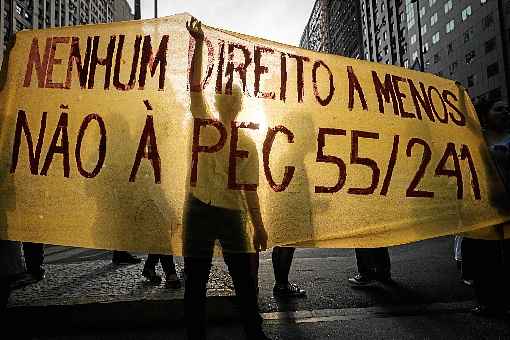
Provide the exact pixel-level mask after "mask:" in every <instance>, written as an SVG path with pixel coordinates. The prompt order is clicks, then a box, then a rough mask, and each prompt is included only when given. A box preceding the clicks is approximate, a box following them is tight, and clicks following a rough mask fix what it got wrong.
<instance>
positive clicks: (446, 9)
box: [444, 0, 453, 14]
mask: <svg viewBox="0 0 510 340" xmlns="http://www.w3.org/2000/svg"><path fill="white" fill-rule="evenodd" d="M452 8H453V3H452V0H448V1H447V2H446V3H445V4H444V14H446V13H448V12H450V11H451V9H452Z"/></svg>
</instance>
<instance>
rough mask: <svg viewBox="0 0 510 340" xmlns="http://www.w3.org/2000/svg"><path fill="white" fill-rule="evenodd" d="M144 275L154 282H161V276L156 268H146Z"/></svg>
mask: <svg viewBox="0 0 510 340" xmlns="http://www.w3.org/2000/svg"><path fill="white" fill-rule="evenodd" d="M142 276H143V277H145V278H146V279H147V280H149V281H150V282H151V283H153V284H158V285H159V284H160V283H161V276H159V275H158V274H156V270H154V269H148V268H144V269H143V271H142Z"/></svg>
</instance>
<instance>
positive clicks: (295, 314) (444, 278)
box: [13, 237, 510, 340]
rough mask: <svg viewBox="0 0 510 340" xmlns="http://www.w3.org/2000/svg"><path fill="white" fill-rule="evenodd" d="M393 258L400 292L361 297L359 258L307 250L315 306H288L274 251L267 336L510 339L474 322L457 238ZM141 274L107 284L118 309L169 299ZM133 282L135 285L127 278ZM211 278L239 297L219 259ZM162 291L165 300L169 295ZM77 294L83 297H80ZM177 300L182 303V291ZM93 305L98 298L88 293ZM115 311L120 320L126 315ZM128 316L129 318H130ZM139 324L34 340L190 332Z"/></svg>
mask: <svg viewBox="0 0 510 340" xmlns="http://www.w3.org/2000/svg"><path fill="white" fill-rule="evenodd" d="M138 255H140V256H144V255H143V254H138ZM390 256H391V260H392V274H393V280H394V282H393V283H390V284H380V283H376V284H373V285H371V286H367V287H351V286H350V285H349V284H348V283H347V278H348V277H350V276H351V275H353V274H355V273H356V261H355V257H354V251H353V250H350V249H298V250H297V251H296V256H295V260H294V263H293V268H292V271H291V280H292V281H294V282H296V283H298V284H299V286H300V287H302V288H304V289H306V291H307V297H306V298H302V299H295V300H291V301H281V300H277V299H275V298H274V297H273V296H272V291H271V290H272V285H273V274H272V267H271V253H270V252H269V251H268V252H264V253H262V254H261V267H260V282H259V285H260V296H259V303H260V309H261V312H262V313H263V317H264V319H265V322H264V329H265V330H266V332H267V334H268V335H269V336H271V337H272V338H275V339H342V338H346V339H363V338H370V339H373V338H378V339H379V338H387V339H425V338H427V339H505V338H507V339H510V322H509V321H510V319H509V318H508V316H507V317H503V318H499V319H489V318H482V317H476V316H473V315H472V314H471V313H470V312H469V310H470V308H471V307H472V306H473V305H474V301H472V300H473V292H472V289H471V288H470V287H468V286H466V285H464V284H462V283H461V281H460V273H459V272H458V270H457V268H456V265H455V262H454V260H453V238H452V237H445V238H439V239H434V240H428V241H422V242H417V243H414V244H410V245H404V246H398V247H392V248H390ZM110 258H111V252H110V251H103V250H92V249H80V248H69V247H60V246H47V248H46V258H45V262H46V263H47V264H48V265H47V267H51V266H53V267H51V268H62V270H67V269H66V268H72V267H73V266H82V267H83V266H86V265H87V263H90V265H95V266H96V267H97V266H102V267H107V268H110V267H109V260H110ZM176 262H177V267H178V271H179V272H181V270H182V258H180V257H178V258H176ZM105 263H107V264H108V265H105ZM82 267H80V268H82ZM141 268H142V265H135V266H127V267H123V268H122V269H108V270H117V271H119V270H122V272H117V274H116V276H114V279H109V280H110V281H113V282H110V281H107V283H106V285H107V286H111V287H107V289H111V292H110V293H109V295H110V297H111V299H113V300H115V299H117V298H118V297H119V296H121V295H119V294H124V295H129V294H131V295H133V294H148V293H146V291H147V290H149V293H150V294H151V295H144V296H142V297H141V298H137V299H138V300H140V299H141V300H140V301H139V302H140V304H142V306H143V305H145V306H147V303H146V302H144V300H147V299H151V298H154V296H155V294H159V293H157V292H156V290H154V291H152V292H151V291H150V288H147V286H144V285H143V284H142V283H141V282H142V281H143V279H142V278H141V276H139V273H140V271H141ZM215 268H216V269H215ZM95 270H96V271H97V270H98V269H97V268H96V269H95ZM96 271H93V272H92V273H94V272H96ZM70 273H72V272H70ZM90 274H91V273H89V274H88V276H90ZM103 274H104V273H103ZM103 274H102V275H103ZM55 275H56V274H55ZM69 275H71V276H73V275H74V274H69ZM104 275H106V274H104ZM129 275H131V277H129V278H127V277H128V276H129ZM85 276H86V275H85ZM223 276H224V277H223ZM211 277H212V280H217V281H218V282H217V283H212V284H211V287H212V288H211V287H210V289H211V290H214V289H215V288H214V286H215V285H217V286H218V287H219V288H218V289H219V290H218V291H219V293H215V294H213V295H228V294H231V293H228V292H226V290H225V288H224V287H227V288H228V287H230V289H231V283H229V282H230V281H228V279H229V278H228V275H226V268H225V266H224V265H223V263H222V259H221V258H217V259H215V263H214V268H213V274H211ZM124 278H125V279H124ZM51 279H52V273H51V272H49V273H48V276H47V278H46V279H45V280H47V281H48V282H50V284H53V283H51ZM79 280H80V277H78V278H75V279H74V281H71V282H74V284H77V283H78V281H79ZM125 280H131V281H133V283H132V284H133V285H134V286H133V287H134V288H130V286H127V287H122V291H121V292H120V293H119V292H116V289H117V287H120V286H122V285H123V284H124V282H123V281H125ZM108 282H110V283H108ZM71 284H73V283H71ZM87 285H90V284H89V283H88V284H87ZM100 285H101V287H91V288H90V289H91V290H94V289H95V288H97V289H98V290H101V289H105V287H104V286H105V283H104V282H102V283H101V284H100ZM220 286H221V287H220ZM222 287H223V288H222ZM59 289H60V290H57V289H55V291H54V293H55V294H56V295H57V297H56V298H53V300H52V301H54V300H55V299H57V300H58V298H60V299H62V298H61V297H60V296H64V295H65V291H66V290H73V287H66V286H65V285H63V284H62V285H61V287H60V288H59ZM80 289H81V288H80ZM87 289H88V288H87ZM118 289H120V288H118ZM158 289H160V291H161V292H164V288H158ZM39 291H41V290H39ZM22 293H23V292H17V293H16V294H15V296H14V299H13V305H23V304H29V303H31V301H29V300H28V299H35V298H31V297H30V293H26V295H25V296H23V294H22ZM76 294H80V293H79V290H77V292H76ZM76 294H75V295H76ZM116 294H117V295H116ZM173 294H176V296H177V298H180V299H182V289H181V290H179V291H178V292H174V293H173ZM83 295H89V293H88V291H86V293H84V294H83ZM91 295H92V294H91ZM147 296H149V297H147ZM24 298H25V300H23V299H24ZM80 298H81V297H80ZM83 299H85V300H86V296H83ZM71 301H72V300H71ZM181 301H182V300H181ZM210 301H211V300H210ZM107 302H112V300H108V301H107ZM52 303H53V302H52ZM73 303H75V302H73ZM212 303H213V302H210V304H212ZM85 306H87V305H85ZM112 306H114V305H112ZM71 307H72V306H71ZM112 308H113V310H114V309H115V308H118V307H112ZM150 308H152V307H149V310H150ZM172 308H173V307H172ZM103 309H104V308H103ZM221 309H222V307H221V305H220V307H217V306H216V305H215V307H214V310H213V312H212V313H213V315H214V314H215V313H220V312H221V311H222V310H221ZM135 310H136V309H134V308H133V309H132V311H131V313H136V312H135ZM99 311H101V310H99ZM172 311H173V310H172ZM172 311H169V312H168V313H171V312H172ZM123 312H124V313H128V314H129V312H127V311H126V310H124V311H123ZM181 312H182V311H181ZM119 313H120V311H119ZM99 314H100V313H99ZM107 314H111V313H110V312H105V315H104V317H105V318H108V317H110V315H107ZM140 314H142V313H141V312H140ZM81 315H87V314H86V313H85V314H81ZM164 315H166V314H164ZM131 316H132V318H133V320H134V322H129V323H126V322H118V323H115V322H110V321H105V322H104V324H102V323H101V322H98V321H97V320H96V321H94V324H93V326H89V324H87V323H84V325H87V326H86V327H85V329H77V328H71V329H62V330H59V328H58V327H53V328H51V327H50V328H48V329H46V330H45V331H42V332H40V333H39V334H34V335H36V336H35V337H34V338H36V339H48V340H50V339H67V338H76V339H96V338H101V339H185V337H184V330H183V328H182V323H179V322H165V321H163V322H160V321H157V322H152V323H150V322H145V323H137V322H136V319H138V318H139V319H142V318H144V317H147V315H138V314H137V315H131ZM81 317H83V316H81ZM97 317H100V318H102V317H103V316H97ZM100 320H101V319H100ZM105 320H106V319H105ZM210 335H211V336H210V339H243V335H242V330H241V327H240V325H239V324H238V322H237V321H235V320H226V321H221V320H214V321H211V325H210Z"/></svg>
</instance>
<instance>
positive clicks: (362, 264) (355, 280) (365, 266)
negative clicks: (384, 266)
mask: <svg viewBox="0 0 510 340" xmlns="http://www.w3.org/2000/svg"><path fill="white" fill-rule="evenodd" d="M354 252H355V254H356V264H357V266H358V274H357V275H355V276H353V277H351V278H349V280H348V281H349V283H352V284H355V285H366V284H369V283H372V282H373V281H374V279H375V269H374V263H373V249H371V248H355V249H354Z"/></svg>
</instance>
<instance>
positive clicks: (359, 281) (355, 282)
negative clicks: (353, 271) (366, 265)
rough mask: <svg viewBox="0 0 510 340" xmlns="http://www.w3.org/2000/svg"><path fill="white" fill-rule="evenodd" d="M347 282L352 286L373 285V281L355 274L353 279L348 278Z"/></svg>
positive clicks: (370, 278) (368, 277)
mask: <svg viewBox="0 0 510 340" xmlns="http://www.w3.org/2000/svg"><path fill="white" fill-rule="evenodd" d="M348 281H349V283H351V284H353V285H357V286H365V285H368V284H371V283H373V282H374V281H375V280H374V279H373V278H372V277H370V276H367V275H362V274H357V275H356V276H354V277H350V278H349V280H348Z"/></svg>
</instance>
